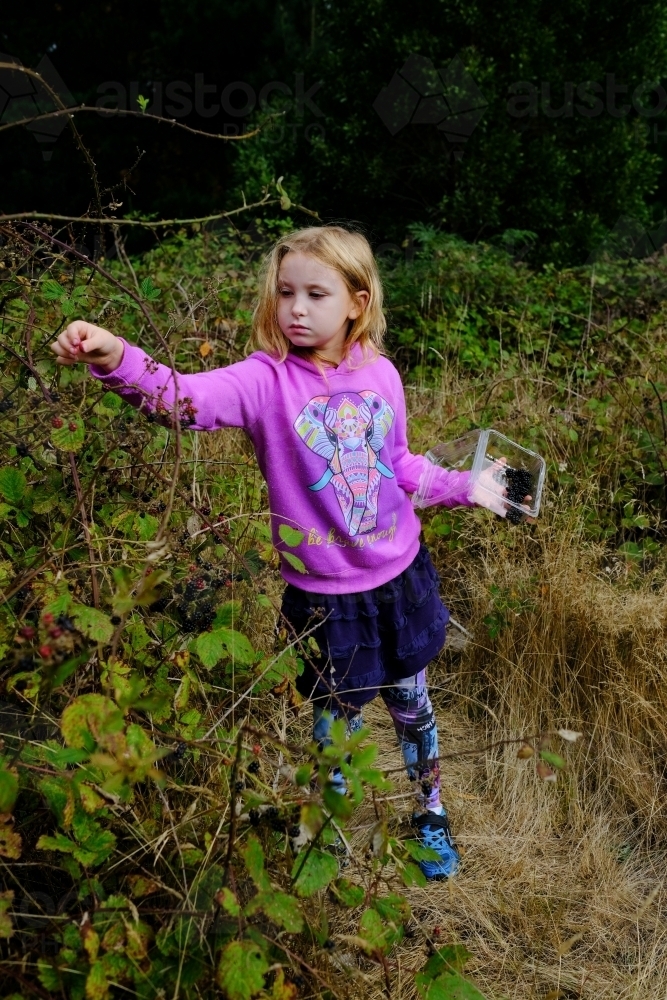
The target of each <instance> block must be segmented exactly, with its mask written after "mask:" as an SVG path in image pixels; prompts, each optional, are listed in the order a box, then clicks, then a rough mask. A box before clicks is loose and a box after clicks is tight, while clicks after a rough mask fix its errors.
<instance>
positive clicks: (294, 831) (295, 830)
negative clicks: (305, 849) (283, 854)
mask: <svg viewBox="0 0 667 1000" xmlns="http://www.w3.org/2000/svg"><path fill="white" fill-rule="evenodd" d="M287 832H288V833H289V835H290V837H292V838H294V837H298V836H299V834H300V833H301V827H300V826H299V824H298V823H293V824H292V826H290V828H289V830H288V831H287Z"/></svg>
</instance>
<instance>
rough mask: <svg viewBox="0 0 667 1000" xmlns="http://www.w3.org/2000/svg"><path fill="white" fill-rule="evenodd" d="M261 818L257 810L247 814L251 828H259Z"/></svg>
mask: <svg viewBox="0 0 667 1000" xmlns="http://www.w3.org/2000/svg"><path fill="white" fill-rule="evenodd" d="M261 818H262V817H261V816H260V813H259V809H251V810H250V812H249V813H248V819H249V820H250V823H251V825H252V826H259V824H260V820H261Z"/></svg>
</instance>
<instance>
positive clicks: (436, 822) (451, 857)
mask: <svg viewBox="0 0 667 1000" xmlns="http://www.w3.org/2000/svg"><path fill="white" fill-rule="evenodd" d="M412 824H413V826H416V827H417V829H418V830H419V834H420V836H419V840H420V841H421V844H422V847H430V848H431V849H432V850H434V851H437V852H438V854H439V855H440V858H441V860H440V861H420V862H419V867H420V868H421V870H422V872H423V873H424V875H425V876H426V878H428V879H436V878H449V876H450V875H454V874H455V873H456V869H457V868H458V864H459V860H460V859H459V855H458V851H457V850H456V846H455V844H454V839H453V837H452V831H451V829H450V826H449V820H448V819H447V813H443V814H442V815H441V816H440V815H438V813H434V812H425V813H421V814H420V815H419V816H417V815H415V816H413V817H412Z"/></svg>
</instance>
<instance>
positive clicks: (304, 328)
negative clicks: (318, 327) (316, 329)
mask: <svg viewBox="0 0 667 1000" xmlns="http://www.w3.org/2000/svg"><path fill="white" fill-rule="evenodd" d="M290 330H292V331H293V332H294V333H310V330H309V329H308V327H307V326H298V325H297V324H295V323H292V325H291V326H290Z"/></svg>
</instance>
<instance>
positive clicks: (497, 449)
mask: <svg viewBox="0 0 667 1000" xmlns="http://www.w3.org/2000/svg"><path fill="white" fill-rule="evenodd" d="M426 459H427V460H428V464H427V465H425V467H424V471H423V472H422V475H421V479H420V481H419V486H418V487H417V490H416V492H415V493H414V495H413V497H412V503H413V506H415V507H418V508H419V507H430V506H432V505H433V504H438V503H442V502H443V501H444V500H446V499H447V492H443V491H438V489H437V486H436V484H437V470H438V469H439V468H445V469H456V470H457V471H459V472H466V471H469V472H470V491H469V496H470V497H471V498H472V499H473V500H474V501H475V503H478V504H480V505H481V506H482V507H488V508H489V509H490V510H493V511H495V512H496V513H497V514H499V515H500V516H501V517H508V519H509V520H510V521H513V522H515V523H516V522H518V521H522V520H523V519H524V518H525V517H537V515H538V514H539V510H540V503H541V500H542V489H543V487H544V477H545V474H546V464H545V462H544V459H543V458H542V457H541V456H540V455H538V454H536V453H535V452H534V451H529V450H528V449H527V448H522V447H521V445H519V444H517V443H516V442H515V441H511V440H510V439H509V438H507V437H505V435H504V434H500V433H499V432H498V431H494V430H492V429H487V430H474V431H469V432H468V433H467V434H464V435H463V436H462V437H460V438H457V439H456V440H455V441H447V442H446V443H445V444H439V445H436V447H435V448H432V449H431V451H429V452H427V453H426ZM521 493H523V496H520V494H521ZM527 495H529V496H530V497H531V500H530V501H528V502H527V503H524V502H523V497H525V496H527ZM517 497H518V498H517Z"/></svg>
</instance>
